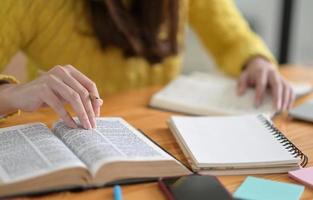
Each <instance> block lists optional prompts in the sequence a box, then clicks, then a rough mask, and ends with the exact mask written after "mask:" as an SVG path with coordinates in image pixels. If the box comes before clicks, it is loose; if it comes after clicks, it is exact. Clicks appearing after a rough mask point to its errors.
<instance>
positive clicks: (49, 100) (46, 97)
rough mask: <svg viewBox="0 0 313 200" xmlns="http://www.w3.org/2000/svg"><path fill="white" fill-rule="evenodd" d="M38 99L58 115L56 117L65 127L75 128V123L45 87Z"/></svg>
mask: <svg viewBox="0 0 313 200" xmlns="http://www.w3.org/2000/svg"><path fill="white" fill-rule="evenodd" d="M40 98H41V100H42V101H43V102H44V103H45V104H47V105H48V106H50V107H51V108H52V109H53V110H54V111H55V112H56V113H58V115H59V116H60V117H61V119H62V120H63V121H64V123H65V124H66V125H67V126H69V127H71V128H77V125H76V123H75V122H74V120H73V118H72V117H71V116H70V114H69V113H68V112H67V111H66V109H65V108H64V106H63V104H62V102H61V101H60V100H59V99H58V97H57V96H56V95H55V94H54V93H53V92H52V90H51V89H50V88H49V87H48V86H46V85H45V88H44V89H43V90H42V92H41V93H40Z"/></svg>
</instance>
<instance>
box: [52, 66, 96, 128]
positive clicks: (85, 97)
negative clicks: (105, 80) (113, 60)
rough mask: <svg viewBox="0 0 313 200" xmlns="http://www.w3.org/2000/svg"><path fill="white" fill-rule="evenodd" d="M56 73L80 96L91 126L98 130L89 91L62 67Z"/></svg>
mask: <svg viewBox="0 0 313 200" xmlns="http://www.w3.org/2000/svg"><path fill="white" fill-rule="evenodd" d="M54 73H56V74H57V75H58V77H60V78H61V79H62V81H63V82H64V83H65V84H67V85H68V86H70V87H71V88H72V89H73V90H75V91H76V92H77V93H78V94H79V96H80V98H81V101H82V103H83V105H84V108H85V111H86V113H87V115H88V118H89V123H90V124H91V126H92V127H93V128H96V121H95V113H94V110H93V106H92V104H91V99H90V95H89V91H88V90H87V89H86V88H85V87H84V86H82V85H81V84H80V83H79V82H78V81H77V80H76V79H75V78H73V77H72V76H71V74H70V73H69V72H67V71H66V70H64V69H63V68H62V67H60V68H58V70H55V72H54Z"/></svg>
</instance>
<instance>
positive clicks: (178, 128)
mask: <svg viewBox="0 0 313 200" xmlns="http://www.w3.org/2000/svg"><path fill="white" fill-rule="evenodd" d="M169 127H170V129H171V131H172V132H173V135H174V136H175V138H176V140H177V142H178V144H179V145H180V147H181V149H182V150H183V152H184V154H185V156H186V157H187V160H188V162H189V163H190V164H191V166H192V168H193V170H194V171H196V172H198V173H200V174H214V175H237V174H264V173H284V172H288V171H290V170H294V169H298V168H299V165H302V166H305V165H306V164H307V163H308V157H307V156H306V155H304V154H303V153H302V152H301V151H300V150H299V149H298V148H297V147H296V146H295V145H294V144H293V143H292V142H291V141H290V140H288V138H287V137H285V136H284V134H283V133H282V132H280V131H279V130H278V129H277V128H276V127H275V126H274V125H273V123H272V122H271V121H270V120H269V119H267V118H266V117H265V116H264V115H242V116H226V117H223V116H218V117H187V116H172V117H171V118H170V121H169Z"/></svg>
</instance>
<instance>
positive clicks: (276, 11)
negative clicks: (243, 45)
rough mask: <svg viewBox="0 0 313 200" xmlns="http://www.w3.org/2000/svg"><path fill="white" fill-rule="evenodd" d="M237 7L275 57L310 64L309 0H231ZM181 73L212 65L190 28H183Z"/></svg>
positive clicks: (312, 55) (312, 33)
mask: <svg viewBox="0 0 313 200" xmlns="http://www.w3.org/2000/svg"><path fill="white" fill-rule="evenodd" d="M235 2H236V4H237V6H238V8H239V9H240V10H241V12H242V14H243V15H244V17H245V18H246V19H247V21H248V22H249V24H250V26H251V28H252V29H253V30H254V31H255V32H256V33H258V34H259V35H260V36H261V37H262V38H263V40H264V41H265V42H266V44H267V46H268V47H269V48H270V50H271V51H272V53H273V54H274V55H275V57H276V58H277V60H278V61H279V62H280V63H282V64H285V63H291V64H297V65H303V66H307V67H310V66H311V67H313V22H312V21H313V12H312V8H313V1H312V0H275V1H273V0H235ZM187 32H188V34H187V41H186V42H187V52H186V56H185V63H184V70H183V72H184V73H189V72H190V71H193V70H200V71H208V70H210V69H211V68H213V67H214V63H213V62H212V59H211V58H210V57H209V56H208V55H207V54H206V53H205V50H204V49H203V48H202V46H201V44H200V43H199V42H198V41H197V38H196V36H195V34H194V33H193V32H192V30H190V29H188V30H187Z"/></svg>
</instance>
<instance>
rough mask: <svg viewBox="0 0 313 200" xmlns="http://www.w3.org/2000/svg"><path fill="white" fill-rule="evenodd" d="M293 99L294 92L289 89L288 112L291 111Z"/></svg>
mask: <svg viewBox="0 0 313 200" xmlns="http://www.w3.org/2000/svg"><path fill="white" fill-rule="evenodd" d="M295 99H296V95H295V92H294V90H293V89H292V88H291V92H290V102H289V104H288V110H289V109H291V107H292V105H293V103H294V101H295Z"/></svg>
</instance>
